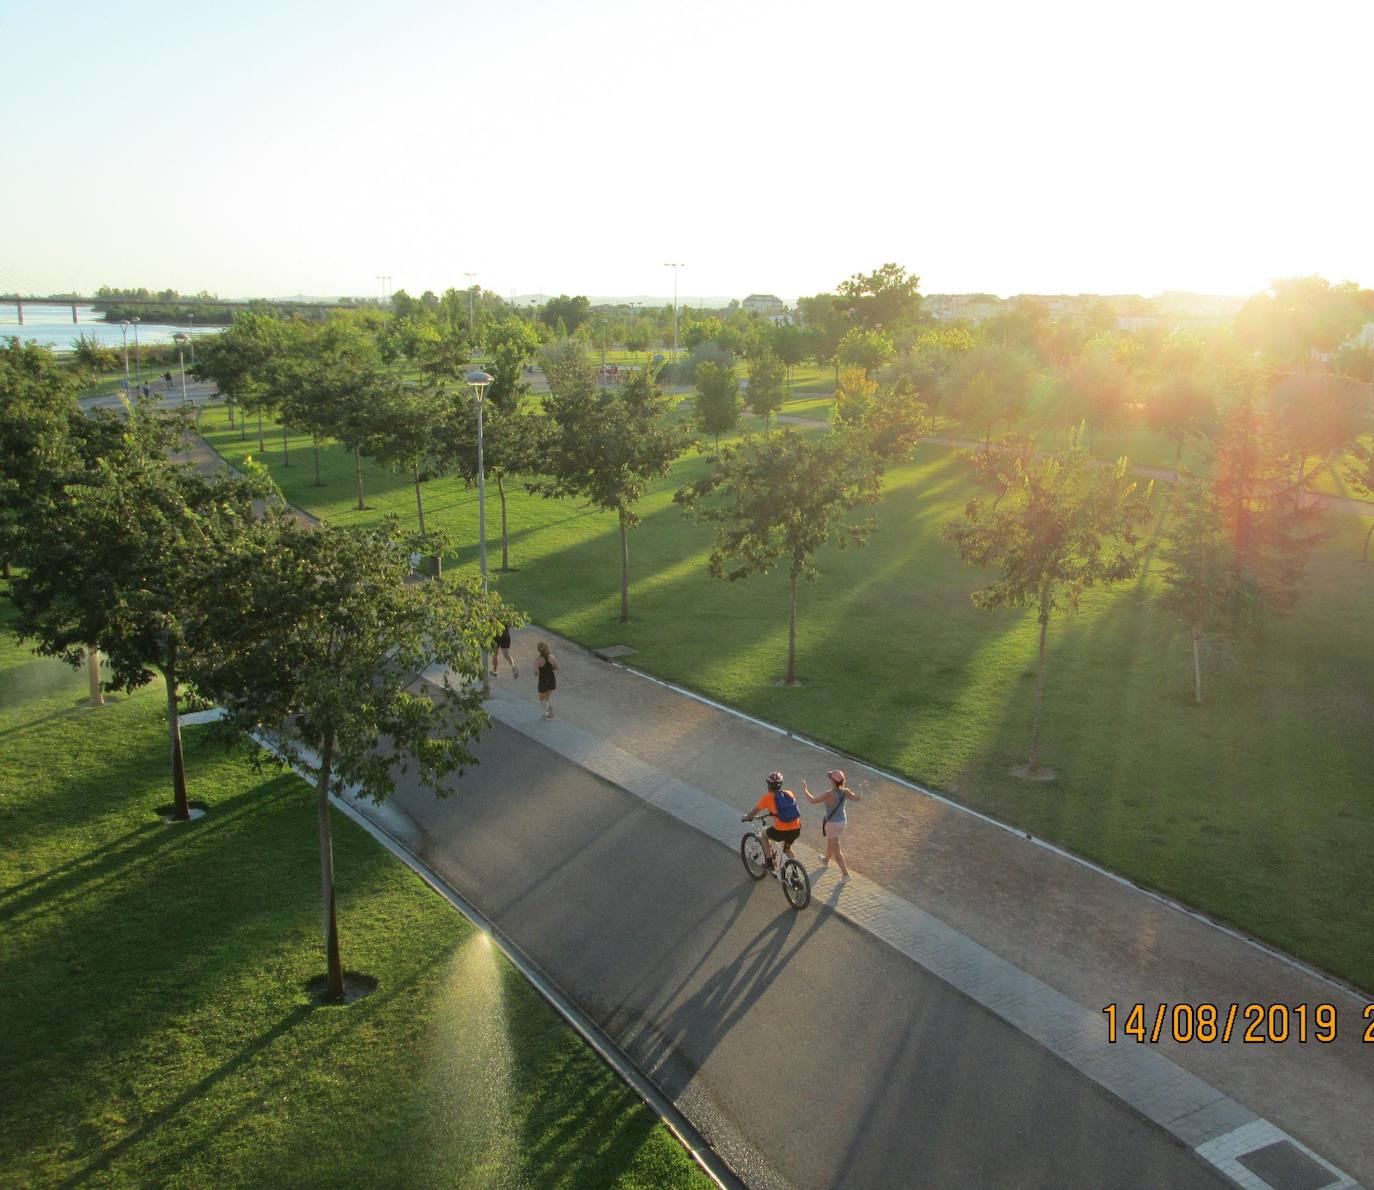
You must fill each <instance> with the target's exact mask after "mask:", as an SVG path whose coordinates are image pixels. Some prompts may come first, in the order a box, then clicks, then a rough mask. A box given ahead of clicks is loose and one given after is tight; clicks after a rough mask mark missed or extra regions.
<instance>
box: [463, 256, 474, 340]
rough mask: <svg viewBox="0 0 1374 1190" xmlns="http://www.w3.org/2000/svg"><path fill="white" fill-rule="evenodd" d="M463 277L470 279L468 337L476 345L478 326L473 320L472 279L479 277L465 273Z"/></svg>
mask: <svg viewBox="0 0 1374 1190" xmlns="http://www.w3.org/2000/svg"><path fill="white" fill-rule="evenodd" d="M463 276H464V277H466V278H467V279H468V336H469V337H470V338H471V339H472V341H473V342H474V343H476V342H477V324H476V323H474V322H473V320H472V289H473V285H472V279H473V278H474V277H475V276H477V274H476V273H464V274H463Z"/></svg>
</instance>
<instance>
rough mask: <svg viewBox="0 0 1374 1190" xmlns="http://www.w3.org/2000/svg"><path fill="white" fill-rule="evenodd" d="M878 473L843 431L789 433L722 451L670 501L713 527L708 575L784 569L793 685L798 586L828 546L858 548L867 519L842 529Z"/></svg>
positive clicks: (873, 495)
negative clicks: (811, 436)
mask: <svg viewBox="0 0 1374 1190" xmlns="http://www.w3.org/2000/svg"><path fill="white" fill-rule="evenodd" d="M880 482H881V471H880V469H879V468H878V466H877V465H876V461H875V459H874V457H873V455H872V453H871V452H870V451H869V450H868V449H867V446H866V444H865V443H864V442H863V440H862V439H861V438H860V437H859V436H857V435H852V434H846V433H840V432H837V433H833V434H827V435H826V436H825V437H823V438H817V439H814V440H811V439H807V438H803V437H802V436H801V435H800V434H798V433H797V432H796V431H795V430H793V429H792V428H790V427H786V428H784V429H783V430H782V431H781V432H780V433H778V434H771V435H768V436H766V437H763V438H760V439H751V440H749V441H748V442H746V443H745V444H744V445H742V446H734V447H727V448H726V449H725V451H724V452H723V454H722V455H721V457H720V459H719V460H718V461H717V463H716V465H715V467H714V468H713V469H712V471H711V473H710V474H709V475H707V476H705V477H704V478H702V479H699V480H698V481H697V482H696V483H694V484H692V485H690V486H689V487H685V488H682V489H680V490H679V491H678V492H677V493H676V494H675V495H674V496H673V499H674V501H675V502H676V503H678V504H680V505H682V506H683V507H684V508H685V509H686V510H687V512H688V514H689V515H690V516H692V517H694V518H695V519H697V520H700V521H705V522H707V523H710V524H714V525H716V526H717V529H716V542H715V545H714V547H713V548H712V550H711V555H710V558H709V560H708V562H707V565H706V571H707V573H708V574H709V575H711V576H712V577H713V578H723V579H726V580H728V581H730V582H736V581H738V580H739V579H744V578H748V577H749V576H750V575H752V574H767V573H768V572H769V571H770V570H772V568H773V567H774V566H775V565H777V564H778V563H779V562H785V563H786V564H787V576H788V578H787V582H788V588H787V589H788V611H787V673H786V676H785V678H784V681H785V682H786V683H787V685H789V686H794V685H796V682H797V582H798V580H799V579H803V578H804V579H806V580H807V581H808V582H814V581H815V580H816V577H817V574H818V572H817V569H816V564H815V557H816V551H817V550H819V549H820V548H821V546H823V545H825V544H827V543H828V542H832V541H833V542H834V543H835V544H836V545H837V546H839V547H840V548H844V547H845V546H847V545H850V544H855V545H862V544H863V543H864V542H865V541H866V540H867V539H868V534H869V533H870V531H871V530H872V528H873V520H872V518H871V517H870V518H868V519H866V520H864V521H861V522H859V523H856V524H846V523H845V520H844V518H845V515H846V514H847V513H848V512H850V510H851V509H854V508H857V507H860V506H865V505H866V506H871V505H874V504H876V503H877V502H878V490H879V484H880Z"/></svg>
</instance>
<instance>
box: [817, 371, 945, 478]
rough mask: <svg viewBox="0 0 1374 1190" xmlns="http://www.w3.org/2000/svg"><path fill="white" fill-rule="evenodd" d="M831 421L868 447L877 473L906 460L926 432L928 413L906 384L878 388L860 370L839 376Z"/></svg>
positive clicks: (928, 428)
mask: <svg viewBox="0 0 1374 1190" xmlns="http://www.w3.org/2000/svg"><path fill="white" fill-rule="evenodd" d="M831 418H832V420H833V422H834V424H835V426H836V428H838V429H843V430H846V431H848V432H849V433H850V434H852V435H855V436H856V438H858V439H859V440H862V441H863V442H864V443H865V444H866V445H867V446H868V449H869V450H870V452H871V453H872V454H873V456H874V459H875V461H876V465H877V467H878V470H879V472H880V473H881V472H883V471H884V470H885V469H886V468H887V466H888V464H890V463H896V462H902V461H905V460H906V459H909V458H910V457H911V454H912V451H913V450H915V448H916V444H917V443H918V442H919V441H920V440H921V438H922V437H924V436H925V435H926V434H929V433H930V415H929V411H928V410H927V409H926V407H925V406H924V405H923V404H922V403H921V401H920V400H919V399H918V398H917V396H916V394H915V393H914V391H913V390H912V389H911V387H910V386H909V385H906V384H901V383H899V384H888V385H880V384H879V383H878V382H877V381H876V380H870V379H869V378H868V376H867V375H866V374H865V373H864V370H863V369H862V368H848V369H846V370H845V371H843V372H841V373H840V385H839V388H837V389H836V390H835V407H834V409H833V410H832V413H831Z"/></svg>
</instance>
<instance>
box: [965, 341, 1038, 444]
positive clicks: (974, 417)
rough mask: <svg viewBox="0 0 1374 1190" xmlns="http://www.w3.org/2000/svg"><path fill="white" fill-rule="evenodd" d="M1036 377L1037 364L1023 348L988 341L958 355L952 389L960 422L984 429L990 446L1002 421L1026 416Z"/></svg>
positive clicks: (985, 442) (1010, 420)
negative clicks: (993, 432) (993, 433)
mask: <svg viewBox="0 0 1374 1190" xmlns="http://www.w3.org/2000/svg"><path fill="white" fill-rule="evenodd" d="M1036 375H1037V373H1036V367H1035V362H1034V360H1033V359H1032V358H1031V356H1030V355H1029V354H1028V353H1027V352H1026V351H1024V350H1023V349H1021V348H1019V347H1008V346H1005V345H1003V344H1001V343H994V342H985V343H979V344H978V345H976V346H974V347H972V348H970V349H969V350H968V351H965V352H963V353H962V354H960V355H959V356H957V358H956V359H955V360H954V361H953V363H952V365H951V375H950V377H949V380H948V388H949V389H950V390H951V391H952V393H953V395H954V405H955V409H956V410H957V412H958V415H959V418H960V420H961V421H963V422H964V424H965V425H967V426H970V427H981V428H982V429H983V442H984V444H985V445H986V444H987V443H990V442H991V441H992V431H993V429H994V427H995V426H996V425H997V424H998V423H999V422H1014V421H1016V420H1017V419H1018V418H1019V417H1021V416H1022V415H1023V414H1024V413H1025V411H1026V408H1027V406H1028V405H1029V403H1030V395H1031V392H1032V391H1033V389H1034V387H1035V381H1036Z"/></svg>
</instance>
